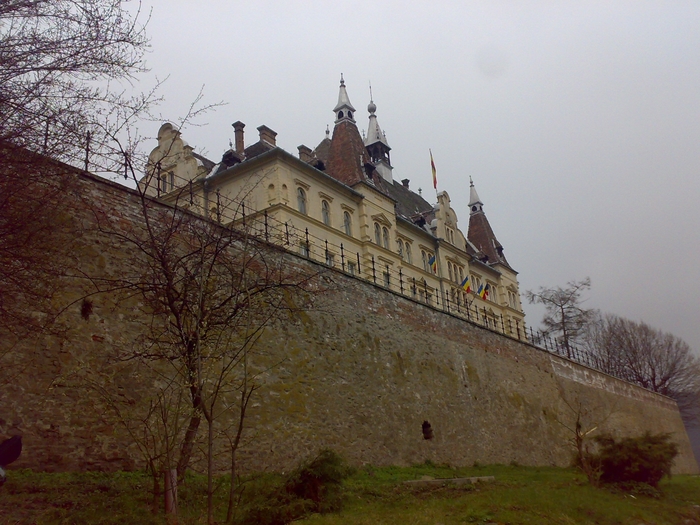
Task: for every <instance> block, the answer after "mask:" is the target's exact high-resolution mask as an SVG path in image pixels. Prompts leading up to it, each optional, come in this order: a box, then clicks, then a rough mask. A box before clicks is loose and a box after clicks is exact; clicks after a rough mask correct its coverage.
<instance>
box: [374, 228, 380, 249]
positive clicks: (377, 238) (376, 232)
mask: <svg viewBox="0 0 700 525" xmlns="http://www.w3.org/2000/svg"><path fill="white" fill-rule="evenodd" d="M374 241H375V242H376V243H377V246H381V245H382V229H381V228H380V227H379V223H378V222H375V223H374Z"/></svg>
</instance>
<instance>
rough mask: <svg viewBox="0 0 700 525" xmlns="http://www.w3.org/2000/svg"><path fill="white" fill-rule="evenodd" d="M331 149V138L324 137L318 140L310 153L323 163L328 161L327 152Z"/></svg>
mask: <svg viewBox="0 0 700 525" xmlns="http://www.w3.org/2000/svg"><path fill="white" fill-rule="evenodd" d="M330 150H331V139H329V138H328V137H326V138H325V139H323V140H322V141H321V142H319V144H318V146H316V149H315V150H314V151H313V153H312V155H313V156H314V157H316V158H317V159H318V160H320V161H322V162H323V163H324V164H326V163H327V162H328V154H329V153H330Z"/></svg>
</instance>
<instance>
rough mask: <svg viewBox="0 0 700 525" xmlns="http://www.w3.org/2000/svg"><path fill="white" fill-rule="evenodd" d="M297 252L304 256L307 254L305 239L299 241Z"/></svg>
mask: <svg viewBox="0 0 700 525" xmlns="http://www.w3.org/2000/svg"><path fill="white" fill-rule="evenodd" d="M299 253H300V254H301V255H303V256H304V257H308V256H309V247H308V246H307V244H306V241H301V244H299Z"/></svg>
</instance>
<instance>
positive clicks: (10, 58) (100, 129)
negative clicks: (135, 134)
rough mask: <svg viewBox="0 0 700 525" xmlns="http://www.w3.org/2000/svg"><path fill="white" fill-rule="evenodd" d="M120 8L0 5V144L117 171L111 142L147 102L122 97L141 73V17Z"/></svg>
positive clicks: (81, 3) (113, 1)
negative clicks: (91, 159) (92, 158)
mask: <svg viewBox="0 0 700 525" xmlns="http://www.w3.org/2000/svg"><path fill="white" fill-rule="evenodd" d="M125 3H126V2H125V1H123V0H4V1H3V2H2V3H1V4H0V64H2V67H0V86H2V89H1V90H0V140H2V141H9V142H12V143H13V144H15V145H17V146H22V147H24V148H26V149H29V150H32V151H39V152H42V153H44V154H47V155H50V156H52V157H53V158H58V159H61V160H64V161H66V162H68V163H70V164H73V165H82V164H83V160H84V159H86V155H87V153H86V150H89V151H91V152H92V153H93V154H94V155H96V156H99V157H100V159H101V160H100V163H101V164H103V165H104V167H105V168H108V167H113V166H116V165H118V163H117V162H116V161H117V159H116V158H110V154H112V153H115V150H114V149H113V136H114V135H115V133H116V132H117V131H118V130H120V129H123V125H124V122H125V121H128V120H130V119H132V118H133V117H135V116H136V115H139V114H142V113H143V112H145V111H147V110H148V107H149V106H150V104H151V103H152V102H153V101H154V97H153V94H152V93H148V94H145V95H144V94H139V95H135V96H133V97H130V96H127V95H126V94H125V93H126V91H127V89H128V88H129V87H130V85H129V83H130V82H131V81H132V80H133V79H134V78H135V75H137V74H138V73H141V72H143V71H145V69H144V65H143V55H144V52H145V51H146V48H147V44H148V41H147V38H146V35H145V23H142V22H143V21H142V20H141V19H143V18H144V17H143V16H142V15H141V13H140V11H137V12H136V13H135V14H132V12H131V11H130V10H129V9H127V8H126V5H125ZM146 21H147V20H146ZM122 160H123V159H119V162H121V161H122ZM122 164H123V162H122ZM107 165H109V166H107Z"/></svg>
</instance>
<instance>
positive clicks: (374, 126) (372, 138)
mask: <svg viewBox="0 0 700 525" xmlns="http://www.w3.org/2000/svg"><path fill="white" fill-rule="evenodd" d="M367 111H369V127H368V128H367V138H366V139H365V146H370V145H372V144H375V143H377V142H381V143H382V144H384V145H385V146H386V147H387V148H389V144H387V141H386V136H385V135H384V132H383V131H382V129H381V128H380V127H379V122H378V121H377V115H375V113H376V111H377V105H376V104H375V103H374V100H372V98H371V97H370V101H369V105H368V106H367ZM389 149H391V148H389Z"/></svg>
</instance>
